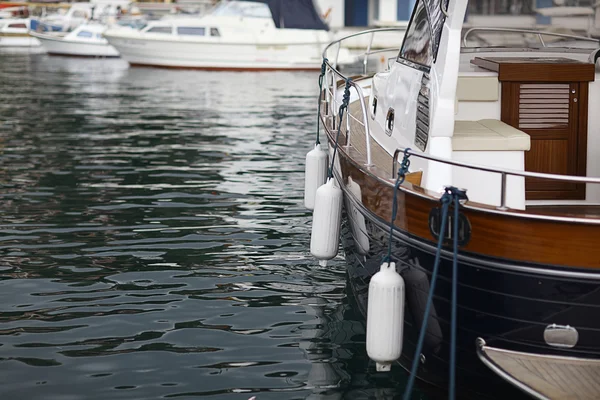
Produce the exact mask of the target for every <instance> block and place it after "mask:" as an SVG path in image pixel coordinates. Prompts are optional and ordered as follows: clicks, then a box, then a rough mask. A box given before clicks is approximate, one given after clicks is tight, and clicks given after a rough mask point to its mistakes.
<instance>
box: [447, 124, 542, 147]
mask: <svg viewBox="0 0 600 400" xmlns="http://www.w3.org/2000/svg"><path fill="white" fill-rule="evenodd" d="M530 147H531V143H530V138H529V135H528V134H526V133H525V132H523V131H520V130H518V129H516V128H513V127H512V126H510V125H508V124H505V123H504V122H502V121H499V120H497V119H482V120H479V121H455V122H454V135H453V136H452V150H455V151H515V150H516V151H528V150H529V149H530Z"/></svg>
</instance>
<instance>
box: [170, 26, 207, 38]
mask: <svg viewBox="0 0 600 400" xmlns="http://www.w3.org/2000/svg"><path fill="white" fill-rule="evenodd" d="M177 34H178V35H194V36H204V35H205V34H206V29H205V28H204V27H195V26H190V27H188V26H180V27H178V28H177Z"/></svg>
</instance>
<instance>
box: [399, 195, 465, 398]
mask: <svg viewBox="0 0 600 400" xmlns="http://www.w3.org/2000/svg"><path fill="white" fill-rule="evenodd" d="M466 198H467V196H466V193H465V191H463V190H460V189H457V188H455V187H447V188H445V191H444V194H443V195H442V197H441V199H440V202H441V203H442V215H441V219H442V221H441V226H440V230H439V239H438V245H437V251H436V253H435V261H434V263H433V271H432V273H431V284H430V288H429V295H428V296H427V304H426V306H425V312H424V314H423V322H422V323H421V331H420V332H419V340H418V342H417V347H416V349H415V355H414V357H413V362H412V366H411V369H410V376H409V378H408V384H407V385H406V389H405V390H404V396H403V399H404V400H409V399H410V396H411V394H412V390H413V386H414V383H415V378H416V376H417V370H418V368H419V360H420V355H421V351H422V350H423V343H424V342H425V333H426V331H427V323H428V322H429V314H430V312H431V306H432V303H433V293H434V292H435V284H436V282H437V278H438V273H439V266H440V258H441V254H442V246H443V244H444V235H445V233H446V224H447V221H448V210H449V208H450V203H452V202H454V225H453V229H452V231H453V232H452V233H453V234H452V236H453V243H452V245H453V246H452V247H453V259H452V299H451V302H452V304H451V307H452V317H451V318H452V321H451V327H450V331H451V332H450V382H449V388H448V398H449V399H450V400H454V398H455V386H456V385H455V381H456V317H457V310H456V303H457V275H458V215H459V214H458V209H459V205H460V203H459V201H460V200H463V199H466Z"/></svg>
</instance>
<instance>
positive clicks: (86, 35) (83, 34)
mask: <svg viewBox="0 0 600 400" xmlns="http://www.w3.org/2000/svg"><path fill="white" fill-rule="evenodd" d="M92 36H94V35H93V34H92V32H88V31H81V32H79V33H78V34H77V37H82V38H91V37H92Z"/></svg>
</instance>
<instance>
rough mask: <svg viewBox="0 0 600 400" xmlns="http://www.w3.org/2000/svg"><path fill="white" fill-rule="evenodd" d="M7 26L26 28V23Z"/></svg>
mask: <svg viewBox="0 0 600 400" xmlns="http://www.w3.org/2000/svg"><path fill="white" fill-rule="evenodd" d="M8 27H9V28H25V29H27V25H25V24H10V25H9V26H8Z"/></svg>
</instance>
